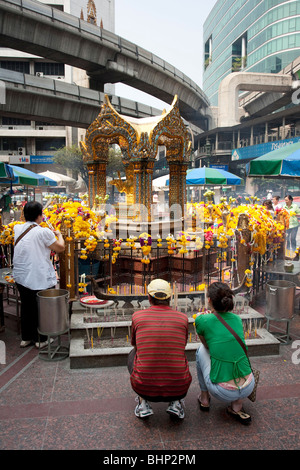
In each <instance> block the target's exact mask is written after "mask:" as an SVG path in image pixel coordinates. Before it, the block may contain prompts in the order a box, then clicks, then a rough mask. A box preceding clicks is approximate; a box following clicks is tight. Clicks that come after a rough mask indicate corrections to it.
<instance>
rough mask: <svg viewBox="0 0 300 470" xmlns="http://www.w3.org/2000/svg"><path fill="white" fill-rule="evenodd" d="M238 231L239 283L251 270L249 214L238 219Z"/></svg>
mask: <svg viewBox="0 0 300 470" xmlns="http://www.w3.org/2000/svg"><path fill="white" fill-rule="evenodd" d="M237 229H238V232H239V236H238V237H237V260H238V268H237V270H238V280H239V283H241V282H242V280H243V279H244V277H245V271H246V269H249V262H250V252H251V249H250V247H249V243H250V240H251V232H250V230H249V217H248V215H247V214H240V215H239V218H238V224H237ZM235 287H236V285H235Z"/></svg>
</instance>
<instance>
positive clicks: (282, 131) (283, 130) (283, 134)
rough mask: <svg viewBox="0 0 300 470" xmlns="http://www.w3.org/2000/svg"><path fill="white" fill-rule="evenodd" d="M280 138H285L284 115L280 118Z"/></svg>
mask: <svg viewBox="0 0 300 470" xmlns="http://www.w3.org/2000/svg"><path fill="white" fill-rule="evenodd" d="M281 139H282V140H283V139H285V117H284V116H283V118H282V126H281Z"/></svg>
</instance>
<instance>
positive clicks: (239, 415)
mask: <svg viewBox="0 0 300 470" xmlns="http://www.w3.org/2000/svg"><path fill="white" fill-rule="evenodd" d="M227 413H228V414H230V415H231V416H233V417H234V418H235V419H236V420H237V421H239V422H240V423H242V424H250V423H251V416H250V415H249V414H248V413H246V412H245V410H244V409H243V408H242V409H241V410H240V411H234V410H233V409H232V408H231V406H228V408H227Z"/></svg>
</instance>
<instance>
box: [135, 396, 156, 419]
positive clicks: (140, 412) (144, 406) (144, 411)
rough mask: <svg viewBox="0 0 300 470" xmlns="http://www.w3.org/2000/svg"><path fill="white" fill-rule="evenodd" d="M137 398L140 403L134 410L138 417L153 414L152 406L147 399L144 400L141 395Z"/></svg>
mask: <svg viewBox="0 0 300 470" xmlns="http://www.w3.org/2000/svg"><path fill="white" fill-rule="evenodd" d="M136 400H137V401H138V405H136V407H135V410H134V414H135V416H137V417H138V418H147V417H148V416H151V415H153V410H152V407H151V405H150V404H149V403H148V402H147V400H143V399H142V398H139V397H137V398H136Z"/></svg>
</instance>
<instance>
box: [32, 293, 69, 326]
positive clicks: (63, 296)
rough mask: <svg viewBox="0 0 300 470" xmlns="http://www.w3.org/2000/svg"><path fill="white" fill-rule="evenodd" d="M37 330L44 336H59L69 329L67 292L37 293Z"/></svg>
mask: <svg viewBox="0 0 300 470" xmlns="http://www.w3.org/2000/svg"><path fill="white" fill-rule="evenodd" d="M37 298H38V330H39V332H40V333H41V334H44V335H60V334H61V333H64V332H65V331H67V330H68V328H69V308H68V300H69V291H68V290H65V289H47V290H42V291H40V292H38V293H37Z"/></svg>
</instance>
